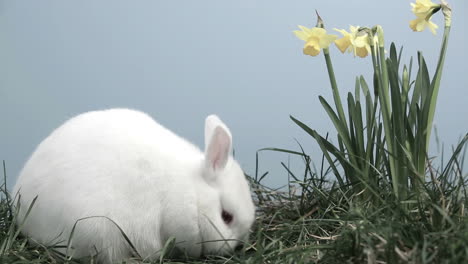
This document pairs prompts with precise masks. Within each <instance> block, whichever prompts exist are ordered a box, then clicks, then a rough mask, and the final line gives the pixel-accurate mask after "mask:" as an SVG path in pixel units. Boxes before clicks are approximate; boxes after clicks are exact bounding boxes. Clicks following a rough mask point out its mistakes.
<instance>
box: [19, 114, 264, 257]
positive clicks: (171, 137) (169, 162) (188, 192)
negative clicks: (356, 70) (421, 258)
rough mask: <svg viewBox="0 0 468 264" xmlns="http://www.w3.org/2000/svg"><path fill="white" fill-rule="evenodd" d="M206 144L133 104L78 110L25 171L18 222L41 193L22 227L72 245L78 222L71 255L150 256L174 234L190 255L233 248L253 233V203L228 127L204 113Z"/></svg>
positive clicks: (35, 236) (45, 240)
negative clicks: (197, 142)
mask: <svg viewBox="0 0 468 264" xmlns="http://www.w3.org/2000/svg"><path fill="white" fill-rule="evenodd" d="M205 145H206V146H205V153H203V152H202V151H200V150H199V149H198V148H197V147H196V146H194V145H193V144H191V143H190V142H188V141H187V140H185V139H183V138H181V137H179V136H177V135H176V134H174V133H173V132H171V131H169V130H168V129H166V128H164V127H163V126H161V125H160V124H158V123H157V122H155V121H154V120H153V119H152V118H151V117H149V116H148V115H146V114H144V113H142V112H139V111H135V110H129V109H110V110H104V111H93V112H88V113H84V114H81V115H78V116H77V117H74V118H72V119H70V120H69V121H67V122H66V123H65V124H63V125H62V126H60V127H59V128H57V129H56V130H55V131H53V133H52V134H51V135H50V136H49V137H47V138H46V139H45V140H44V141H43V142H42V143H40V145H39V146H38V147H37V149H36V150H35V152H34V153H33V154H32V156H31V157H30V159H29V160H28V161H27V163H26V164H25V166H24V168H23V170H22V171H21V173H20V175H19V177H18V180H17V182H16V185H15V187H14V190H13V194H14V195H15V194H16V195H17V199H19V200H20V203H19V208H18V210H19V217H18V224H20V223H21V222H22V221H23V219H24V217H25V215H26V211H27V209H28V207H29V205H30V204H31V202H32V201H33V200H34V198H35V197H36V196H37V200H36V202H35V204H34V206H33V207H32V210H31V212H30V214H29V215H28V216H27V218H26V221H25V223H24V225H23V226H22V232H23V234H25V235H27V236H28V237H30V238H31V240H33V241H36V242H38V243H41V244H44V245H54V244H59V245H66V244H67V243H68V241H69V239H70V234H71V232H72V229H73V226H74V225H75V224H76V227H75V229H74V232H73V236H71V244H70V248H69V249H68V250H65V249H62V252H64V253H66V254H67V255H71V256H73V257H82V256H90V255H97V258H98V260H99V261H100V262H102V263H112V262H116V261H121V260H124V259H127V258H130V257H132V256H135V255H140V256H141V257H142V258H143V259H147V260H151V259H155V258H157V257H158V256H159V253H160V250H161V249H162V247H164V245H165V243H166V242H167V241H168V239H170V238H171V237H173V238H175V242H176V247H177V248H178V249H179V250H180V252H183V254H186V255H188V256H190V257H199V256H201V255H210V254H228V253H231V251H232V249H234V248H235V247H236V246H237V245H238V244H239V241H241V240H244V239H246V238H247V236H248V232H249V228H250V227H251V225H252V223H253V221H254V215H255V213H254V212H255V209H254V204H253V202H252V198H251V193H250V190H249V186H248V182H247V180H246V178H245V176H244V174H243V171H242V170H241V168H240V166H239V164H238V163H237V162H236V161H235V160H234V159H233V158H232V157H231V155H230V153H231V148H232V146H231V145H232V139H231V134H230V131H229V129H228V128H227V127H226V125H225V124H224V123H223V122H222V121H221V120H220V119H219V118H218V117H216V116H214V115H211V116H208V117H207V118H206V122H205ZM230 215H231V216H232V220H230V218H229V216H230ZM79 219H82V220H80V221H78V222H77V220H79ZM117 225H118V227H120V228H121V230H122V231H123V232H124V233H125V234H126V235H127V236H128V238H129V240H130V241H131V243H132V244H133V245H134V247H135V249H136V251H137V252H138V253H137V254H136V253H134V252H133V251H132V249H131V247H130V246H129V243H128V242H127V240H126V239H125V238H124V236H123V235H122V232H121V231H120V229H119V228H118V227H117Z"/></svg>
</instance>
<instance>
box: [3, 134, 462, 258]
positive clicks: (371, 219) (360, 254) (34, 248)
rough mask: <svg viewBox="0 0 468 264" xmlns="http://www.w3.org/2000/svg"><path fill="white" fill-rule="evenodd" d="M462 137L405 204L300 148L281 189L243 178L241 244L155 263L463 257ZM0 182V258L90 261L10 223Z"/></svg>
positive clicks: (384, 185)
mask: <svg viewBox="0 0 468 264" xmlns="http://www.w3.org/2000/svg"><path fill="white" fill-rule="evenodd" d="M467 141H468V136H466V137H465V138H464V140H463V141H462V142H461V143H460V144H459V145H458V147H457V148H456V149H454V153H453V155H452V157H451V158H450V160H449V161H447V162H446V163H445V164H444V165H440V166H439V167H436V166H434V165H429V166H428V171H427V173H428V177H430V178H432V179H431V181H427V182H426V183H425V184H424V189H425V190H426V192H425V193H426V194H427V195H425V196H421V197H414V200H412V201H411V200H410V201H409V202H411V203H413V206H411V208H413V209H412V210H410V211H408V210H406V208H407V207H406V206H402V204H401V202H399V200H398V199H397V198H396V197H395V195H394V193H393V192H392V186H391V183H390V182H386V181H381V182H379V186H378V189H377V190H374V191H375V192H377V193H379V196H378V197H379V202H378V203H376V201H373V200H365V199H362V197H360V196H362V193H361V194H360V193H351V192H349V193H346V192H344V191H343V189H342V188H340V187H339V185H338V184H336V183H335V182H334V181H330V180H327V178H328V177H327V173H328V171H329V169H327V168H324V167H323V165H322V168H321V169H320V171H318V172H315V171H313V170H312V169H311V164H310V158H309V157H308V156H307V155H305V154H303V158H304V161H305V164H306V166H305V170H304V171H305V172H304V174H303V175H301V177H297V175H293V174H292V173H291V172H290V171H289V172H290V182H289V184H288V186H287V187H288V188H286V190H285V189H282V191H280V190H272V189H269V188H267V187H265V186H263V185H262V184H261V180H262V178H263V177H262V176H265V175H266V174H263V175H259V174H258V172H257V173H256V175H254V176H253V177H249V179H250V180H251V184H252V187H253V192H254V195H255V197H256V203H257V208H258V216H257V220H256V222H255V226H254V228H253V232H252V235H251V241H250V244H249V245H248V246H247V247H246V249H245V250H244V251H242V252H240V253H237V254H236V255H234V256H231V257H216V256H212V257H207V258H204V259H201V260H176V259H167V258H164V257H162V258H161V260H160V261H157V262H155V263H162V262H164V263H181V262H183V263H365V262H367V263H463V262H466V261H467V260H468V217H467V215H466V212H465V207H466V206H467V205H468V204H467V192H466V187H467V179H466V177H465V176H466V175H463V160H464V151H463V149H464V146H465V145H466V142H467ZM432 161H433V162H435V161H434V160H432ZM322 164H325V163H322ZM4 186H5V185H4ZM2 189H3V195H2V199H1V201H0V244H1V248H0V250H1V251H0V263H95V262H94V260H93V259H83V260H70V259H66V258H64V256H61V255H60V254H59V253H57V252H56V251H55V250H54V249H52V248H48V247H45V246H39V245H33V244H31V243H29V242H28V241H27V239H26V238H25V237H22V236H21V235H20V234H19V232H18V228H17V226H16V225H14V224H13V222H14V217H15V215H14V212H12V208H11V199H8V198H9V196H8V195H7V194H6V193H5V191H6V190H5V188H2ZM171 245H173V244H171V243H169V244H168V247H170V246H171ZM166 250H167V249H166ZM167 251H170V250H167Z"/></svg>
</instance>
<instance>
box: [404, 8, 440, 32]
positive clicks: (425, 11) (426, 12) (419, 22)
mask: <svg viewBox="0 0 468 264" xmlns="http://www.w3.org/2000/svg"><path fill="white" fill-rule="evenodd" d="M411 6H412V7H413V9H412V11H413V13H414V14H415V15H416V19H413V20H411V21H410V23H409V24H410V28H411V29H412V30H413V31H419V32H420V31H423V30H424V29H425V28H426V27H428V28H429V29H430V30H431V32H432V34H434V35H435V34H436V29H437V28H438V26H437V25H436V24H434V23H433V22H432V21H431V17H432V15H433V14H434V13H435V12H437V11H439V9H440V8H441V5H438V4H434V3H433V2H431V0H416V3H411Z"/></svg>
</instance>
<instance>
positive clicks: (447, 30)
mask: <svg viewBox="0 0 468 264" xmlns="http://www.w3.org/2000/svg"><path fill="white" fill-rule="evenodd" d="M449 35H450V25H448V26H446V27H444V36H443V38H442V47H441V48H440V55H439V61H438V63H437V68H436V72H435V73H434V77H433V79H432V82H431V86H432V87H431V88H432V89H431V90H432V96H431V103H430V106H429V116H428V122H427V127H426V131H427V132H426V133H427V134H426V135H427V137H426V153H427V151H428V150H429V140H430V138H431V132H432V122H433V121H434V114H435V109H436V104H437V96H438V94H439V87H440V79H441V78H442V70H443V68H444V62H445V53H446V51H447V45H448V39H449Z"/></svg>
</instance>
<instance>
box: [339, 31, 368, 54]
mask: <svg viewBox="0 0 468 264" xmlns="http://www.w3.org/2000/svg"><path fill="white" fill-rule="evenodd" d="M334 30H336V31H338V32H340V33H341V34H342V35H343V37H342V38H340V39H338V40H335V45H336V47H337V48H338V49H339V50H340V51H341V52H342V53H344V52H345V51H348V52H351V51H352V52H353V53H354V56H356V55H357V56H359V57H361V58H364V57H366V56H367V55H368V54H369V53H370V52H371V49H370V44H369V37H368V35H367V33H366V32H362V31H359V27H354V26H350V27H349V31H350V32H347V31H346V30H344V29H336V28H335V29H334Z"/></svg>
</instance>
